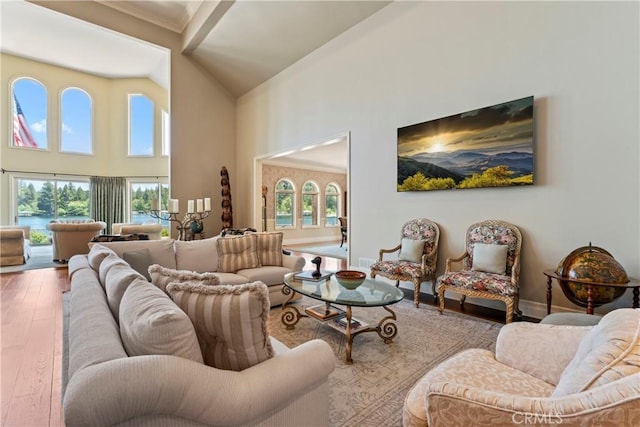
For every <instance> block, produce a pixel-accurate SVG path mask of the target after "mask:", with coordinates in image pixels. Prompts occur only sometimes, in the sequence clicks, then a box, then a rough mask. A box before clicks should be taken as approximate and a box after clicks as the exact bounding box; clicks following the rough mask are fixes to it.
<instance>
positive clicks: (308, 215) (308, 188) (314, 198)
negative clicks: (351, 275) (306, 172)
mask: <svg viewBox="0 0 640 427" xmlns="http://www.w3.org/2000/svg"><path fill="white" fill-rule="evenodd" d="M318 193H319V191H318V186H317V185H316V184H315V183H313V182H311V181H307V182H305V183H304V185H303V186H302V226H303V227H304V226H316V225H318V213H319V209H318Z"/></svg>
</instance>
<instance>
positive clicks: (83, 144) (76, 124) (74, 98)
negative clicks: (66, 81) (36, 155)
mask: <svg viewBox="0 0 640 427" xmlns="http://www.w3.org/2000/svg"><path fill="white" fill-rule="evenodd" d="M60 110H61V124H60V133H61V134H60V151H62V152H66V153H81V154H92V153H93V143H92V140H93V137H92V120H91V116H92V114H91V97H90V96H89V94H88V93H87V92H85V91H83V90H82V89H78V88H67V89H65V90H64V91H62V94H61V95H60Z"/></svg>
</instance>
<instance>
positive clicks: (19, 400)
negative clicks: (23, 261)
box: [0, 268, 70, 427]
mask: <svg viewBox="0 0 640 427" xmlns="http://www.w3.org/2000/svg"><path fill="white" fill-rule="evenodd" d="M69 285H70V284H69V280H68V279H67V270H66V269H53V268H47V269H41V270H30V271H24V272H20V273H10V274H2V275H0V299H1V300H2V310H1V323H2V332H1V333H2V335H1V337H0V341H1V343H2V347H1V353H0V359H1V362H0V363H1V371H0V372H1V376H2V379H1V383H2V384H1V389H0V393H1V402H2V406H1V411H2V412H1V414H0V415H1V418H0V420H1V422H2V425H3V426H7V427H8V426H30V427H31V426H33V427H40V426H64V421H63V419H62V407H61V385H62V292H63V291H66V290H68V289H69Z"/></svg>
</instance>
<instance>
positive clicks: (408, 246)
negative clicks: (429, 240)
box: [398, 237, 425, 263]
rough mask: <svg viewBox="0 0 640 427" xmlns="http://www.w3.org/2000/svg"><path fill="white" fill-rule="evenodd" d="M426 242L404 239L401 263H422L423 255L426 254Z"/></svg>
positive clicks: (400, 257) (400, 256) (399, 257)
mask: <svg viewBox="0 0 640 427" xmlns="http://www.w3.org/2000/svg"><path fill="white" fill-rule="evenodd" d="M424 243H425V240H414V239H407V238H406V237H405V238H403V239H402V242H401V247H400V254H398V259H399V260H400V261H411V262H417V263H421V262H422V254H423V253H424Z"/></svg>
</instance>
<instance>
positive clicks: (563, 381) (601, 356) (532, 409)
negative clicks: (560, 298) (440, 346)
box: [403, 308, 640, 427]
mask: <svg viewBox="0 0 640 427" xmlns="http://www.w3.org/2000/svg"><path fill="white" fill-rule="evenodd" d="M639 422H640V309H631V308H625V309H617V310H614V311H612V312H610V313H608V314H607V315H605V316H604V317H603V318H602V319H601V320H600V322H599V323H598V324H597V325H595V326H558V325H549V324H534V323H528V322H516V323H511V324H509V325H506V326H504V327H503V328H502V330H501V331H500V334H499V336H498V340H497V342H496V352H495V354H494V353H493V352H490V351H487V350H481V349H472V350H466V351H463V352H461V353H458V354H457V355H456V356H454V357H452V358H451V359H449V360H446V361H444V362H443V363H441V364H440V365H438V366H437V367H435V368H434V369H433V370H431V371H430V372H428V373H427V374H426V375H425V376H424V377H423V378H422V379H421V380H420V381H418V383H417V384H416V385H415V386H414V387H413V388H412V390H411V391H410V392H409V393H408V395H407V397H406V400H405V404H404V410H403V425H404V426H427V425H428V426H431V427H434V426H451V425H473V426H493V425H517V424H523V425H527V424H540V425H563V426H576V425H581V426H600V425H619V426H631V425H638V423H639Z"/></svg>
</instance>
